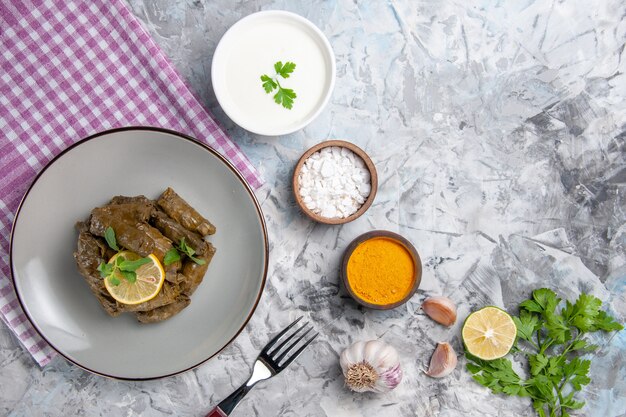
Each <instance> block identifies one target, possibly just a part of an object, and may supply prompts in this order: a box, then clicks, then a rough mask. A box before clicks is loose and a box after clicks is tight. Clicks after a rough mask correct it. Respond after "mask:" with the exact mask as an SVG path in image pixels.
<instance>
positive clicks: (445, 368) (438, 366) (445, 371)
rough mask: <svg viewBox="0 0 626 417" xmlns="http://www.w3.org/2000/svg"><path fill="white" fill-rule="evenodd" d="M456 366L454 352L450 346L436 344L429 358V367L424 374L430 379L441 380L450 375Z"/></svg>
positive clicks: (444, 343)
mask: <svg viewBox="0 0 626 417" xmlns="http://www.w3.org/2000/svg"><path fill="white" fill-rule="evenodd" d="M456 364H457V358H456V352H454V349H452V346H450V344H449V343H447V342H443V343H437V348H436V349H435V352H434V353H433V356H432V357H431V358H430V366H429V367H428V371H426V372H425V373H426V375H428V376H430V377H432V378H443V377H444V376H447V375H450V373H451V372H452V371H453V370H454V368H456Z"/></svg>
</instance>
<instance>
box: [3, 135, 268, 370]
mask: <svg viewBox="0 0 626 417" xmlns="http://www.w3.org/2000/svg"><path fill="white" fill-rule="evenodd" d="M168 186H171V187H172V188H174V190H176V191H177V192H178V193H179V194H180V195H181V196H182V197H183V198H185V199H186V200H187V201H188V202H189V203H190V204H191V205H192V206H193V207H195V208H196V209H197V210H198V211H199V212H200V213H201V214H203V215H204V216H205V217H207V218H208V219H209V220H210V221H211V222H213V224H215V225H216V227H217V233H216V234H215V235H213V236H211V237H210V241H211V242H212V243H213V244H214V245H215V247H216V248H217V253H216V254H215V256H214V258H213V260H212V262H211V264H210V266H209V270H208V272H207V274H206V276H205V277H204V281H203V282H202V284H201V285H200V286H199V287H198V290H197V291H196V292H195V293H194V294H193V295H192V297H191V304H190V305H189V307H187V308H186V309H184V310H183V311H182V312H181V313H180V314H178V315H176V316H174V317H172V318H170V319H168V320H166V321H164V322H161V323H156V324H140V323H139V322H137V321H136V319H135V318H134V317H133V316H131V315H129V314H123V315H121V316H119V317H116V318H113V317H110V316H108V315H107V314H106V313H105V312H104V310H103V308H102V307H101V306H100V303H99V302H98V301H97V300H96V298H95V296H94V295H93V294H92V293H91V292H90V290H89V288H88V286H87V284H86V283H85V282H84V280H83V278H82V277H81V275H80V274H79V273H78V270H77V267H76V264H75V262H74V258H73V256H72V253H73V251H74V250H75V248H76V240H77V232H76V231H75V229H74V224H75V222H76V221H78V220H84V219H86V218H87V216H88V215H89V212H90V211H91V209H93V208H94V207H97V206H100V205H103V204H105V203H106V202H107V201H108V200H109V199H110V198H111V197H113V196H115V195H131V196H132V195H139V194H144V195H146V196H148V197H150V198H156V197H158V196H159V195H160V193H161V192H162V191H163V190H165V188H167V187H168ZM267 256H268V249H267V233H266V229H265V222H264V220H263V214H262V212H261V208H260V207H259V204H258V202H257V200H256V198H255V197H254V194H253V192H252V190H251V189H250V187H249V186H248V185H247V184H246V182H245V181H244V180H243V178H242V177H241V175H240V174H239V173H238V172H237V171H236V169H235V168H234V167H233V166H232V165H231V164H230V163H229V162H227V161H226V160H225V159H224V158H223V157H221V156H220V155H218V154H217V153H216V152H215V151H213V150H211V149H209V148H208V147H206V146H204V145H202V144H200V143H199V142H197V141H195V140H193V139H192V138H189V137H185V136H183V135H180V134H177V133H175V132H171V131H166V130H163V129H154V128H124V129H115V130H111V131H108V132H103V133H99V134H97V135H94V136H91V137H89V138H87V139H85V140H83V141H81V142H79V143H77V144H76V145H74V146H72V147H70V148H69V149H68V150H66V151H65V152H63V153H62V154H61V155H59V156H58V157H56V158H55V159H54V160H53V161H52V162H51V163H50V164H49V165H48V166H47V167H46V168H45V169H44V170H43V171H42V172H41V173H40V174H39V176H38V177H37V179H36V180H35V182H34V183H33V185H32V186H31V188H30V189H29V190H28V192H27V193H26V195H25V197H24V200H23V201H22V204H21V206H20V208H19V210H18V213H17V215H16V219H15V223H14V226H13V231H12V238H11V268H12V272H13V280H14V284H15V288H16V291H17V295H18V298H19V300H20V303H21V304H22V307H23V308H24V311H25V312H26V315H27V316H28V318H29V320H30V321H31V322H32V323H33V325H34V326H35V328H36V329H37V330H38V332H39V333H40V334H41V335H42V336H43V337H44V338H45V339H46V340H47V341H48V343H50V345H52V347H53V348H54V349H56V350H57V351H58V352H59V353H60V354H62V355H63V356H65V357H66V358H67V359H69V360H70V361H72V362H74V363H75V364H77V365H78V366H80V367H82V368H85V369H87V370H89V371H91V372H94V373H98V374H101V375H105V376H110V377H115V378H121V379H135V380H136V379H152V378H160V377H164V376H168V375H172V374H176V373H179V372H183V371H185V370H188V369H191V368H193V367H195V366H197V365H199V364H201V363H202V362H204V361H206V360H207V359H209V358H211V357H212V356H214V355H215V354H216V353H218V352H219V351H220V350H221V349H223V348H224V347H225V346H226V345H227V344H228V343H230V341H232V340H233V339H234V338H235V337H236V336H237V335H238V334H239V333H240V332H241V330H242V329H243V327H244V326H245V324H246V323H247V322H248V320H249V319H250V316H251V315H252V313H253V311H254V309H255V308H256V305H257V303H258V301H259V298H260V296H261V292H262V291H263V287H264V284H265V276H266V273H267Z"/></svg>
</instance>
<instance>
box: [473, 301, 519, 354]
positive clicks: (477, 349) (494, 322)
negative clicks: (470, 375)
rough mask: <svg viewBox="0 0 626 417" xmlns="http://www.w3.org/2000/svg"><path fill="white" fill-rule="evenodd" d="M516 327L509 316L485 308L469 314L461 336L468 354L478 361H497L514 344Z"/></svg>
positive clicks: (494, 308)
mask: <svg viewBox="0 0 626 417" xmlns="http://www.w3.org/2000/svg"><path fill="white" fill-rule="evenodd" d="M516 335H517V327H515V323H514V322H513V319H512V318H511V316H509V315H508V314H507V313H506V312H504V311H502V310H501V309H499V308H498V307H491V306H489V307H485V308H482V309H480V310H478V311H475V312H473V313H472V314H470V315H469V316H468V317H467V319H466V320H465V323H464V324H463V330H461V336H462V337H463V342H464V343H465V348H466V349H467V351H468V352H469V353H471V354H472V355H474V356H476V357H477V358H480V359H485V360H492V359H498V358H501V357H503V356H504V355H506V354H507V353H509V351H510V350H511V348H512V347H513V343H515V336H516Z"/></svg>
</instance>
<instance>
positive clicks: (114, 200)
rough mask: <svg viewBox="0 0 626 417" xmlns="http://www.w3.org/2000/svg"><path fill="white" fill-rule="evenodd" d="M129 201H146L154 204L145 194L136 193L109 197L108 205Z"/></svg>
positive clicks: (127, 202)
mask: <svg viewBox="0 0 626 417" xmlns="http://www.w3.org/2000/svg"><path fill="white" fill-rule="evenodd" d="M129 203H146V204H150V205H151V206H154V201H152V200H150V199H149V198H148V197H146V196H145V195H137V196H134V197H127V196H125V195H116V196H115V197H113V198H112V199H111V201H110V202H109V205H118V204H129Z"/></svg>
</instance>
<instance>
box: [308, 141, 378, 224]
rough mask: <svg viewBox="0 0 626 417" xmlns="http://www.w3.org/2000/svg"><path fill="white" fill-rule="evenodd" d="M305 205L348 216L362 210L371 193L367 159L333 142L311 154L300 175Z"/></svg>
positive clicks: (315, 210) (331, 214) (329, 215)
mask: <svg viewBox="0 0 626 417" xmlns="http://www.w3.org/2000/svg"><path fill="white" fill-rule="evenodd" d="M298 183H299V185H300V189H299V190H298V192H299V193H300V197H302V201H303V202H304V205H305V206H306V208H308V209H309V210H311V211H312V212H313V213H315V214H318V215H320V216H322V217H326V218H330V219H332V218H345V217H348V216H350V215H352V214H354V213H356V212H357V211H358V210H359V207H361V205H362V204H363V203H364V202H365V200H367V197H368V196H369V195H370V191H371V190H372V187H371V179H370V173H369V171H368V169H367V167H366V166H365V162H363V160H362V159H361V157H359V156H358V155H356V154H355V153H354V152H352V151H351V150H349V149H347V148H342V147H338V146H332V147H327V148H323V149H321V150H319V151H317V152H315V153H314V154H312V155H311V156H309V157H308V158H307V159H306V160H305V161H304V164H303V165H302V168H301V170H300V174H299V176H298Z"/></svg>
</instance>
